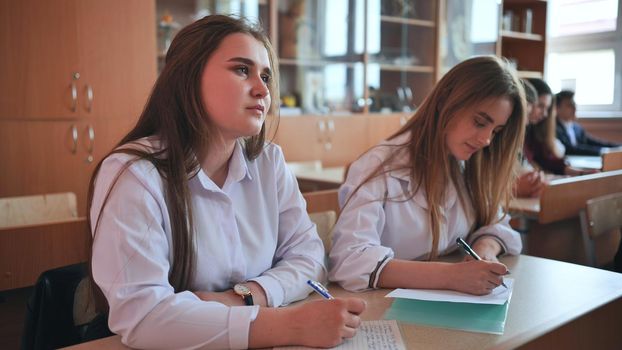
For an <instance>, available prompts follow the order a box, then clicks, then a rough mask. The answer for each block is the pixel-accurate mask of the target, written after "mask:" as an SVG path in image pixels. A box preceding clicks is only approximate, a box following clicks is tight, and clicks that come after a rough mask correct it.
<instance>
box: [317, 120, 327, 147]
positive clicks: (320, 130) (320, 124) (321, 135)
mask: <svg viewBox="0 0 622 350" xmlns="http://www.w3.org/2000/svg"><path fill="white" fill-rule="evenodd" d="M324 130H326V123H325V122H324V121H323V120H318V121H317V131H318V133H317V142H318V143H323V142H324Z"/></svg>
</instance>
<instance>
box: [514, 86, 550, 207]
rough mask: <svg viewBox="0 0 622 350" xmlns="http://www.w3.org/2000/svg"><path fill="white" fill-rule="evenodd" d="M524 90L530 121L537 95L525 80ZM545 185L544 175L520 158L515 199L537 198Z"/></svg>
mask: <svg viewBox="0 0 622 350" xmlns="http://www.w3.org/2000/svg"><path fill="white" fill-rule="evenodd" d="M521 83H522V84H523V88H524V89H525V100H526V102H527V108H526V110H527V113H526V114H527V116H528V118H529V119H531V115H532V113H533V112H534V108H535V105H536V103H537V102H538V93H537V92H536V89H535V88H534V87H533V85H531V83H530V82H528V81H527V80H521ZM545 185H546V179H545V176H544V173H543V172H542V171H539V170H538V169H536V168H534V166H533V165H532V164H531V163H529V161H528V160H527V158H526V157H525V156H524V155H522V156H521V166H520V170H519V175H518V178H517V179H516V182H515V183H514V194H515V195H516V196H517V197H539V196H540V193H542V190H543V189H544V186H545Z"/></svg>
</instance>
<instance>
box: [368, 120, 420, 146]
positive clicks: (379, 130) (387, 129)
mask: <svg viewBox="0 0 622 350" xmlns="http://www.w3.org/2000/svg"><path fill="white" fill-rule="evenodd" d="M410 117H411V115H408V114H390V115H368V116H365V118H366V119H367V125H368V126H367V137H368V146H369V147H373V146H375V145H377V144H379V143H380V142H382V141H383V140H386V139H388V138H389V137H390V136H391V135H393V134H394V133H395V132H397V131H398V130H399V129H400V128H401V127H402V126H404V124H406V122H407V121H408V118H410Z"/></svg>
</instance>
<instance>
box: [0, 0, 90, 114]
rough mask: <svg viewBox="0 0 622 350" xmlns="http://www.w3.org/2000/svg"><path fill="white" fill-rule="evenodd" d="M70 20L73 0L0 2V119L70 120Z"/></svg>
mask: <svg viewBox="0 0 622 350" xmlns="http://www.w3.org/2000/svg"><path fill="white" fill-rule="evenodd" d="M75 19H76V11H75V1H63V0H46V1H38V0H19V1H15V0H0V77H2V78H0V119H21V120H24V119H68V118H75V117H76V115H77V111H75V105H74V103H75V102H74V99H73V98H72V83H74V84H75V83H76V81H74V80H73V76H74V73H75V72H78V71H79V68H78V63H79V62H78V55H77V52H78V51H77V50H78V49H77V37H76V21H75ZM78 81H79V80H78ZM74 86H75V85H74ZM76 92H77V91H76Z"/></svg>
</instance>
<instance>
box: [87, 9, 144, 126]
mask: <svg viewBox="0 0 622 350" xmlns="http://www.w3.org/2000/svg"><path fill="white" fill-rule="evenodd" d="M77 14H78V16H77V20H78V24H77V27H78V42H79V57H80V62H81V64H82V65H83V66H84V72H83V76H82V78H81V79H80V87H79V96H80V98H79V109H80V113H82V114H83V115H85V116H88V117H90V116H92V117H96V118H100V117H101V118H135V117H136V116H138V115H139V114H140V112H141V111H142V109H143V106H144V104H145V102H146V100H147V97H148V95H149V93H150V91H151V87H152V86H153V83H154V82H155V78H156V31H155V28H156V20H155V3H154V1H153V0H141V1H127V0H108V1H101V0H80V1H77ZM89 90H90V92H89Z"/></svg>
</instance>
